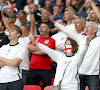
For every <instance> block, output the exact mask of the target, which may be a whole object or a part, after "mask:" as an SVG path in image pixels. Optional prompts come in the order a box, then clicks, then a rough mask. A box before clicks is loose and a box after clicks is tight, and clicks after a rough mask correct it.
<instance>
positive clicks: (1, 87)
mask: <svg viewBox="0 0 100 90" xmlns="http://www.w3.org/2000/svg"><path fill="white" fill-rule="evenodd" d="M0 90H23V84H22V81H21V80H18V81H14V82H9V83H0Z"/></svg>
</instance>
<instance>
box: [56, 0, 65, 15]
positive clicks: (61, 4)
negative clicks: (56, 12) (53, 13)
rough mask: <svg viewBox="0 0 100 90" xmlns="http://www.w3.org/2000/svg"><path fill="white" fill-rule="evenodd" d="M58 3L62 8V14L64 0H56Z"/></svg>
mask: <svg viewBox="0 0 100 90" xmlns="http://www.w3.org/2000/svg"><path fill="white" fill-rule="evenodd" d="M56 5H57V6H59V7H60V8H61V11H60V14H62V13H63V11H64V8H65V5H64V0H56Z"/></svg>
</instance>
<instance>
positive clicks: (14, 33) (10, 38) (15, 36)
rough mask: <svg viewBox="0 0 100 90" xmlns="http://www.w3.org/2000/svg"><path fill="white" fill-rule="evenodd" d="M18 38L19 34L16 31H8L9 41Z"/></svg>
mask: <svg viewBox="0 0 100 90" xmlns="http://www.w3.org/2000/svg"><path fill="white" fill-rule="evenodd" d="M19 36H20V34H19V33H18V32H17V31H16V30H14V29H10V31H9V36H8V38H9V40H14V39H16V38H18V37H19Z"/></svg>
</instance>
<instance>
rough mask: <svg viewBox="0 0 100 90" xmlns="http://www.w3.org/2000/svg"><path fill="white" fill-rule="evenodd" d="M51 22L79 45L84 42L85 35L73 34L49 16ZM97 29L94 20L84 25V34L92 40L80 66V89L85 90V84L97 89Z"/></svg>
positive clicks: (99, 41) (98, 56)
mask: <svg viewBox="0 0 100 90" xmlns="http://www.w3.org/2000/svg"><path fill="white" fill-rule="evenodd" d="M51 20H52V22H54V23H55V26H56V27H57V28H59V29H60V30H62V31H63V32H64V33H66V34H67V36H69V37H71V38H72V39H74V40H76V41H77V42H78V44H79V45H80V46H81V47H80V48H82V45H83V44H84V43H85V42H86V37H83V36H82V35H79V34H75V33H73V32H71V31H70V30H66V29H67V28H66V27H64V26H63V25H61V24H59V23H57V22H55V21H54V20H53V18H52V17H51ZM97 31H98V26H97V24H96V23H95V22H92V21H90V22H89V23H88V24H87V25H86V34H87V35H89V36H90V37H91V38H92V40H91V42H90V44H89V48H88V50H87V52H86V54H85V57H84V60H83V63H82V64H81V66H80V69H79V73H80V90H85V87H86V85H87V86H88V87H89V89H90V90H99V88H98V86H99V58H100V50H99V48H100V37H96V33H97Z"/></svg>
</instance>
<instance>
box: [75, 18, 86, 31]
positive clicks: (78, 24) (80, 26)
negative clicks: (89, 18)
mask: <svg viewBox="0 0 100 90" xmlns="http://www.w3.org/2000/svg"><path fill="white" fill-rule="evenodd" d="M84 27H85V23H82V22H81V18H77V19H76V20H75V28H76V31H80V30H83V29H84Z"/></svg>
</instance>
